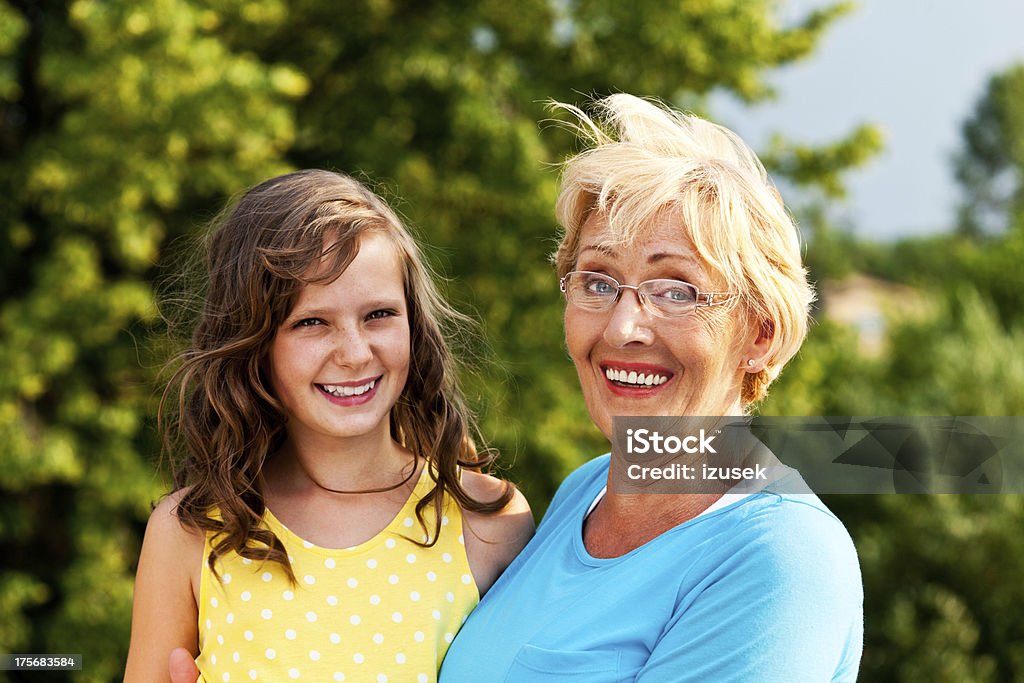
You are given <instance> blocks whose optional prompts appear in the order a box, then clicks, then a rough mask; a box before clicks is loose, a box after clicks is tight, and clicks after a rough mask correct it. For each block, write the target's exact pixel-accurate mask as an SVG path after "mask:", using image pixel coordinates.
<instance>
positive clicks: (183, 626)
mask: <svg viewBox="0 0 1024 683" xmlns="http://www.w3.org/2000/svg"><path fill="white" fill-rule="evenodd" d="M182 493H183V492H182V491H178V492H176V493H174V494H172V495H170V496H168V497H167V498H165V499H164V500H162V501H161V502H160V504H159V505H157V506H156V509H154V510H153V514H152V515H150V517H149V523H148V524H147V525H146V537H145V539H144V540H143V542H142V554H141V556H140V558H139V569H138V572H137V573H136V575H135V598H134V602H133V605H132V636H131V645H130V646H129V648H128V663H127V665H126V667H125V676H124V680H125V681H126V683H130V682H133V681H145V682H146V683H149V682H150V681H165V682H169V681H170V680H171V678H170V674H169V670H168V661H169V658H170V654H171V651H172V650H174V649H175V648H179V647H183V648H186V649H187V650H188V651H189V652H191V653H192V655H193V656H195V655H196V654H198V651H199V610H198V607H197V605H198V594H199V572H200V568H201V565H202V562H203V536H202V534H201V533H200V532H199V531H196V530H189V529H186V528H185V527H183V526H182V525H181V524H180V523H179V521H178V517H177V515H176V514H175V508H176V506H177V503H178V500H180V498H181V495H182Z"/></svg>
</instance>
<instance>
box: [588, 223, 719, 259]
mask: <svg viewBox="0 0 1024 683" xmlns="http://www.w3.org/2000/svg"><path fill="white" fill-rule="evenodd" d="M588 251H593V252H596V253H599V254H602V255H605V256H609V257H616V256H627V255H628V256H629V257H630V258H631V259H632V258H637V257H640V258H641V259H643V260H645V261H651V262H654V261H659V260H664V259H666V258H671V259H674V260H683V261H690V262H692V263H693V264H694V265H697V266H700V267H702V268H703V267H704V265H705V264H704V259H702V258H701V257H700V254H699V253H698V252H697V249H696V248H695V247H694V245H693V242H692V241H691V240H690V238H689V236H688V235H687V233H686V231H685V229H684V228H683V225H682V223H681V222H680V218H679V217H678V216H677V215H673V214H670V213H664V214H661V215H659V216H658V217H656V218H655V219H653V220H652V221H650V222H648V223H647V224H646V225H642V226H630V227H628V228H625V229H623V228H618V229H616V226H612V225H610V224H609V222H608V218H607V216H606V215H605V214H603V213H597V212H595V213H592V214H591V215H590V216H589V217H588V218H587V220H586V222H585V223H584V224H583V228H582V229H581V231H580V236H579V246H578V249H577V256H582V255H583V254H584V253H585V252H588Z"/></svg>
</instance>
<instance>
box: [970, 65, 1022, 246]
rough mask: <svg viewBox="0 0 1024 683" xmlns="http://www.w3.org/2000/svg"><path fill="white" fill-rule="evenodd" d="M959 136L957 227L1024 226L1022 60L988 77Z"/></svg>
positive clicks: (973, 232) (972, 232) (997, 228)
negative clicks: (960, 200)
mask: <svg viewBox="0 0 1024 683" xmlns="http://www.w3.org/2000/svg"><path fill="white" fill-rule="evenodd" d="M963 137H964V149H963V150H962V151H961V152H960V154H959V155H958V156H957V158H956V164H955V168H956V177H957V180H959V181H960V184H961V185H962V186H963V189H964V191H965V201H964V203H963V204H962V205H961V207H960V216H959V229H960V231H961V232H963V233H964V234H968V235H975V236H977V235H981V234H984V233H991V232H1000V231H1002V230H1004V229H1006V228H1014V229H1017V230H1024V64H1019V65H1017V66H1015V67H1012V68H1010V69H1007V70H1006V71H1003V72H1001V73H998V74H996V75H994V76H993V77H992V78H991V79H990V80H989V82H988V85H987V87H986V88H985V92H984V94H983V95H982V97H981V99H980V100H978V103H977V104H976V105H975V109H974V113H973V115H972V116H971V117H970V118H969V119H968V120H967V121H966V122H965V123H964V125H963Z"/></svg>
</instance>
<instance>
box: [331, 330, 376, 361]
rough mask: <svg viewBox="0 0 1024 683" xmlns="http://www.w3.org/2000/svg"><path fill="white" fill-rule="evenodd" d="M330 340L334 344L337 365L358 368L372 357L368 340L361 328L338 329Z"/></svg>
mask: <svg viewBox="0 0 1024 683" xmlns="http://www.w3.org/2000/svg"><path fill="white" fill-rule="evenodd" d="M332 342H333V344H334V349H333V352H334V358H335V362H336V363H338V365H341V366H343V367H352V368H358V367H361V366H363V365H366V364H367V363H369V362H370V361H371V360H372V359H373V351H372V350H371V348H370V342H369V340H368V339H367V338H366V335H365V334H363V332H362V330H358V329H345V330H339V331H338V333H337V334H335V335H334V337H333V339H332Z"/></svg>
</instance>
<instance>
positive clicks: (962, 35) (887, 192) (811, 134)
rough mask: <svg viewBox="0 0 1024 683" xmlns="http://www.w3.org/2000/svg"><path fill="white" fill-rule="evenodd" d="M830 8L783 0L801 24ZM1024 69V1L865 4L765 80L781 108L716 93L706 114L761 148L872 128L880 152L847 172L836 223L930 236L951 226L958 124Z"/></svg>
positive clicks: (862, 233) (869, 233) (879, 234)
mask: <svg viewBox="0 0 1024 683" xmlns="http://www.w3.org/2000/svg"><path fill="white" fill-rule="evenodd" d="M823 4H831V3H829V2H823V1H822V0H780V5H781V10H780V11H781V13H782V16H783V18H784V20H795V19H797V18H799V17H801V16H804V15H805V14H806V12H807V10H808V9H809V8H813V7H817V6H821V5H823ZM1022 61H1024V0H972V1H971V2H964V0H859V2H858V3H857V8H856V9H855V10H854V11H853V12H852V13H849V14H847V15H845V16H844V17H842V18H840V19H839V20H838V21H836V22H835V23H834V24H833V25H832V27H831V28H830V29H829V30H828V31H827V32H826V33H825V35H824V36H823V37H822V40H821V42H820V43H819V47H818V49H817V50H816V51H815V52H814V53H813V54H812V55H810V57H808V58H807V59H805V60H803V61H801V62H798V63H796V64H795V65H792V66H787V67H784V68H782V69H778V70H776V71H774V72H772V73H771V74H769V76H768V78H767V80H768V82H769V83H770V84H771V85H772V86H773V87H774V88H775V89H776V91H777V95H778V97H777V99H776V100H774V101H771V102H768V103H764V104H758V105H754V106H753V107H749V106H747V105H744V104H742V103H740V102H739V101H738V100H736V99H735V98H733V97H731V96H729V95H726V94H716V95H715V96H714V97H713V98H712V100H711V111H712V113H713V115H714V116H715V118H716V119H717V120H718V121H719V122H720V123H723V124H724V125H726V126H728V127H730V128H732V129H733V130H735V131H736V132H737V133H739V134H740V136H741V137H743V138H744V139H745V140H746V141H747V142H748V143H750V144H751V146H753V147H754V148H755V149H764V148H765V143H766V142H767V140H768V138H769V136H770V135H771V133H773V132H780V133H783V134H784V135H785V136H786V137H788V138H790V139H793V140H796V141H799V142H807V143H815V142H828V141H833V140H836V139H838V138H839V137H842V136H843V135H845V134H846V133H848V132H850V131H851V130H853V129H854V128H855V127H856V126H857V125H859V124H861V123H873V124H875V125H877V126H878V127H880V128H881V130H882V132H883V134H884V136H885V140H886V146H885V149H884V151H883V152H882V153H881V154H879V155H878V156H876V157H875V158H874V159H873V160H872V161H871V162H869V163H868V165H866V166H864V167H863V168H861V169H858V170H856V171H853V172H851V173H849V174H848V175H847V189H848V190H849V197H848V198H847V199H846V200H845V201H843V202H840V203H838V204H837V205H835V206H834V207H833V209H834V214H835V215H836V216H837V217H838V218H841V219H843V220H844V221H846V222H847V223H848V224H849V225H850V226H851V228H852V230H853V232H854V234H855V235H857V236H859V237H864V238H868V239H877V240H889V239H896V238H899V237H910V236H918V235H926V234H930V233H935V232H941V231H947V230H949V229H950V228H951V227H952V223H953V221H954V217H955V210H956V206H957V203H958V201H959V188H958V186H957V185H956V182H955V179H954V177H953V170H952V162H951V159H952V157H953V155H954V154H955V153H956V151H957V150H958V148H959V144H960V128H961V125H962V124H963V122H964V120H966V119H967V118H968V117H969V116H970V114H971V112H972V111H973V109H974V104H975V102H977V100H978V98H979V97H980V96H981V95H982V93H983V92H984V89H985V85H986V83H987V82H988V79H989V77H990V76H991V75H993V74H995V73H997V72H998V71H1001V70H1004V69H1006V68H1008V67H1009V66H1011V65H1013V64H1014V63H1017V62H1022ZM780 185H781V183H780ZM783 189H784V187H783Z"/></svg>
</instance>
